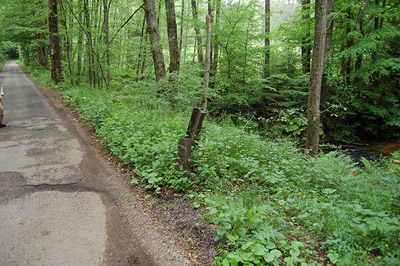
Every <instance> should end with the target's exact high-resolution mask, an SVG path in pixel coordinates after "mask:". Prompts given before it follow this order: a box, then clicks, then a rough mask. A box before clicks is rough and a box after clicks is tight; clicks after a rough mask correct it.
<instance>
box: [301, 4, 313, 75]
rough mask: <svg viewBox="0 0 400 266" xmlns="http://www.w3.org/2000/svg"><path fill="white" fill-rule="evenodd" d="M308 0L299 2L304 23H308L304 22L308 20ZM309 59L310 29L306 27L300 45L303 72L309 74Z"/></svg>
mask: <svg viewBox="0 0 400 266" xmlns="http://www.w3.org/2000/svg"><path fill="white" fill-rule="evenodd" d="M310 3H311V1H310V0H302V1H301V9H302V11H303V16H302V19H303V20H304V21H305V23H307V25H308V22H307V21H306V20H308V19H310ZM310 59H311V45H310V28H309V27H307V32H306V34H305V36H304V39H303V42H302V45H301V60H302V65H303V72H304V73H309V72H310Z"/></svg>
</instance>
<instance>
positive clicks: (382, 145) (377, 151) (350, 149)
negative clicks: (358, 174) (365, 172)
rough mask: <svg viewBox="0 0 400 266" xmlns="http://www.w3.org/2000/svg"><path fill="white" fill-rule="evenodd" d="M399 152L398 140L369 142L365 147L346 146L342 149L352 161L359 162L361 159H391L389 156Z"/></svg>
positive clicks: (399, 140) (399, 143)
mask: <svg viewBox="0 0 400 266" xmlns="http://www.w3.org/2000/svg"><path fill="white" fill-rule="evenodd" d="M398 150H400V139H392V140H379V141H371V142H369V143H368V145H365V146H347V147H344V148H343V151H344V153H346V154H348V155H349V156H350V157H351V159H352V160H353V161H360V158H361V157H364V158H366V159H368V160H379V159H380V158H382V157H384V158H391V154H392V153H393V152H395V151H398Z"/></svg>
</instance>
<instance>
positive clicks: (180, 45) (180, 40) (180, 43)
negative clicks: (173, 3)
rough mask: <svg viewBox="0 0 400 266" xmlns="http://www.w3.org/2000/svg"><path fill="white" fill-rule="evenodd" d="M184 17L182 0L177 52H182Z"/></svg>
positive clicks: (183, 1)
mask: <svg viewBox="0 0 400 266" xmlns="http://www.w3.org/2000/svg"><path fill="white" fill-rule="evenodd" d="M184 17H185V0H182V10H181V29H180V33H179V36H180V39H179V54H181V53H182V45H183V20H184Z"/></svg>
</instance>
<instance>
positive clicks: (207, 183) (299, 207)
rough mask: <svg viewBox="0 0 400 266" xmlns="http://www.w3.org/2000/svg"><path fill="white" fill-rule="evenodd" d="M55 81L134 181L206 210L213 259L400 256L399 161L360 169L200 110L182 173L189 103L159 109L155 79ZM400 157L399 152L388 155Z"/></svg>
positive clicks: (374, 261)
mask: <svg viewBox="0 0 400 266" xmlns="http://www.w3.org/2000/svg"><path fill="white" fill-rule="evenodd" d="M61 90H62V93H63V95H64V96H63V97H64V100H65V103H66V104H67V105H68V106H70V107H71V108H73V110H74V111H75V112H77V113H79V116H80V118H81V119H82V121H84V122H85V123H87V124H89V125H90V126H92V127H93V128H94V130H95V134H96V135H97V136H98V137H99V138H101V143H102V145H104V146H105V147H107V148H108V149H109V150H110V151H111V152H112V153H113V154H115V156H117V157H118V158H119V159H120V161H121V164H122V165H124V166H126V167H128V168H129V169H131V170H133V171H134V172H135V173H136V174H137V175H138V176H139V177H138V178H134V179H133V181H132V183H134V184H138V185H140V186H143V187H144V188H146V189H147V191H148V193H149V194H151V195H152V197H154V200H155V201H157V200H158V199H160V198H162V197H168V195H170V196H171V195H172V194H174V193H182V194H183V195H184V197H185V198H186V199H187V200H189V202H190V204H191V205H192V206H193V208H195V209H201V210H202V213H203V217H204V219H205V220H204V221H206V223H207V224H209V225H210V226H209V227H210V228H215V238H216V239H215V241H218V242H215V243H219V245H220V252H219V254H218V256H217V257H216V258H215V260H214V262H213V263H214V265H269V264H270V265H328V264H331V265H332V264H337V265H398V264H399V263H400V257H399V256H400V243H399V232H400V221H399V215H400V214H399V208H400V194H399V191H400V182H399V180H400V165H397V164H393V163H392V162H391V161H390V160H383V161H381V162H379V163H373V162H372V163H370V165H369V166H368V167H366V168H365V169H359V168H357V167H355V166H354V164H353V163H352V161H351V160H350V159H349V158H348V157H347V156H344V155H341V156H338V157H336V152H332V153H328V154H320V155H319V156H318V157H317V158H311V157H309V156H307V155H304V154H303V153H301V152H299V151H298V149H297V148H296V146H295V144H294V143H292V142H291V141H290V140H287V139H268V136H267V137H261V136H259V135H257V134H255V133H251V132H246V131H245V130H243V129H242V128H237V127H235V126H232V123H230V122H229V121H223V122H219V123H216V122H214V121H212V120H210V119H204V123H203V129H202V131H201V134H200V135H198V138H197V139H196V140H195V143H196V145H194V146H193V147H192V150H191V160H190V162H191V165H190V167H191V175H188V174H187V171H186V170H185V169H184V168H183V166H182V164H181V160H180V158H179V156H178V154H177V143H178V142H179V140H180V139H182V138H184V137H185V135H184V134H185V132H186V131H187V122H188V119H189V117H190V111H191V110H187V109H185V108H180V107H179V106H178V107H175V108H169V109H168V112H165V106H166V104H167V103H166V102H165V101H164V100H163V99H161V98H160V97H158V96H157V90H158V87H157V85H156V84H155V83H149V82H148V81H147V82H143V83H132V84H130V85H129V86H127V87H125V88H124V89H120V90H107V91H105V90H95V89H85V88H78V87H74V88H69V87H65V88H62V89H61ZM191 106H194V105H191ZM399 159H400V154H399V152H396V153H394V154H393V157H392V159H391V160H399ZM354 173H356V174H354ZM171 192H172V193H171ZM163 206H166V207H165V210H166V211H168V209H172V208H173V207H171V206H172V205H168V204H167V203H165V204H164V205H163ZM190 239H191V241H189V240H188V241H189V242H192V243H193V242H195V240H193V238H191V237H190ZM194 244H196V243H194Z"/></svg>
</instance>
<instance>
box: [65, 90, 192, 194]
mask: <svg viewBox="0 0 400 266" xmlns="http://www.w3.org/2000/svg"><path fill="white" fill-rule="evenodd" d="M142 85H144V84H142ZM147 89H149V87H147V86H143V87H140V86H138V87H137V88H134V89H131V90H126V91H125V92H124V93H122V94H121V92H116V91H112V92H110V91H93V90H82V89H70V90H67V91H65V92H64V95H65V96H64V98H65V101H66V103H67V104H69V105H74V106H76V111H79V112H80V113H81V117H82V119H84V120H85V121H87V122H88V123H89V124H90V125H91V126H93V127H94V128H95V129H96V134H97V135H98V136H99V137H101V138H102V143H103V144H104V145H105V146H107V147H108V148H109V149H110V150H111V151H112V152H113V153H114V154H115V155H116V156H118V157H119V158H120V159H121V161H122V163H123V164H125V165H129V166H132V167H133V166H134V167H135V172H136V173H137V174H138V175H140V176H141V177H142V179H141V181H142V183H143V184H145V187H146V188H148V189H154V190H155V191H156V192H157V193H159V192H161V190H162V188H164V187H170V188H173V189H175V190H177V191H180V190H187V189H188V188H189V187H190V186H191V185H192V183H193V181H192V180H191V179H190V178H189V177H188V176H187V175H185V172H184V171H183V170H182V167H181V166H180V164H179V160H178V157H177V152H176V149H177V143H178V140H179V138H180V137H183V134H184V132H185V127H186V126H187V125H186V124H187V119H186V118H187V117H185V116H184V115H182V114H179V113H174V114H173V115H171V114H168V110H167V109H165V108H167V107H166V104H167V103H166V102H164V101H162V100H160V99H157V98H156V97H154V95H155V93H156V92H155V90H148V91H147ZM133 91H134V93H135V94H133V95H132V94H131V93H132V92H133ZM172 117H173V118H172Z"/></svg>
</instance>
